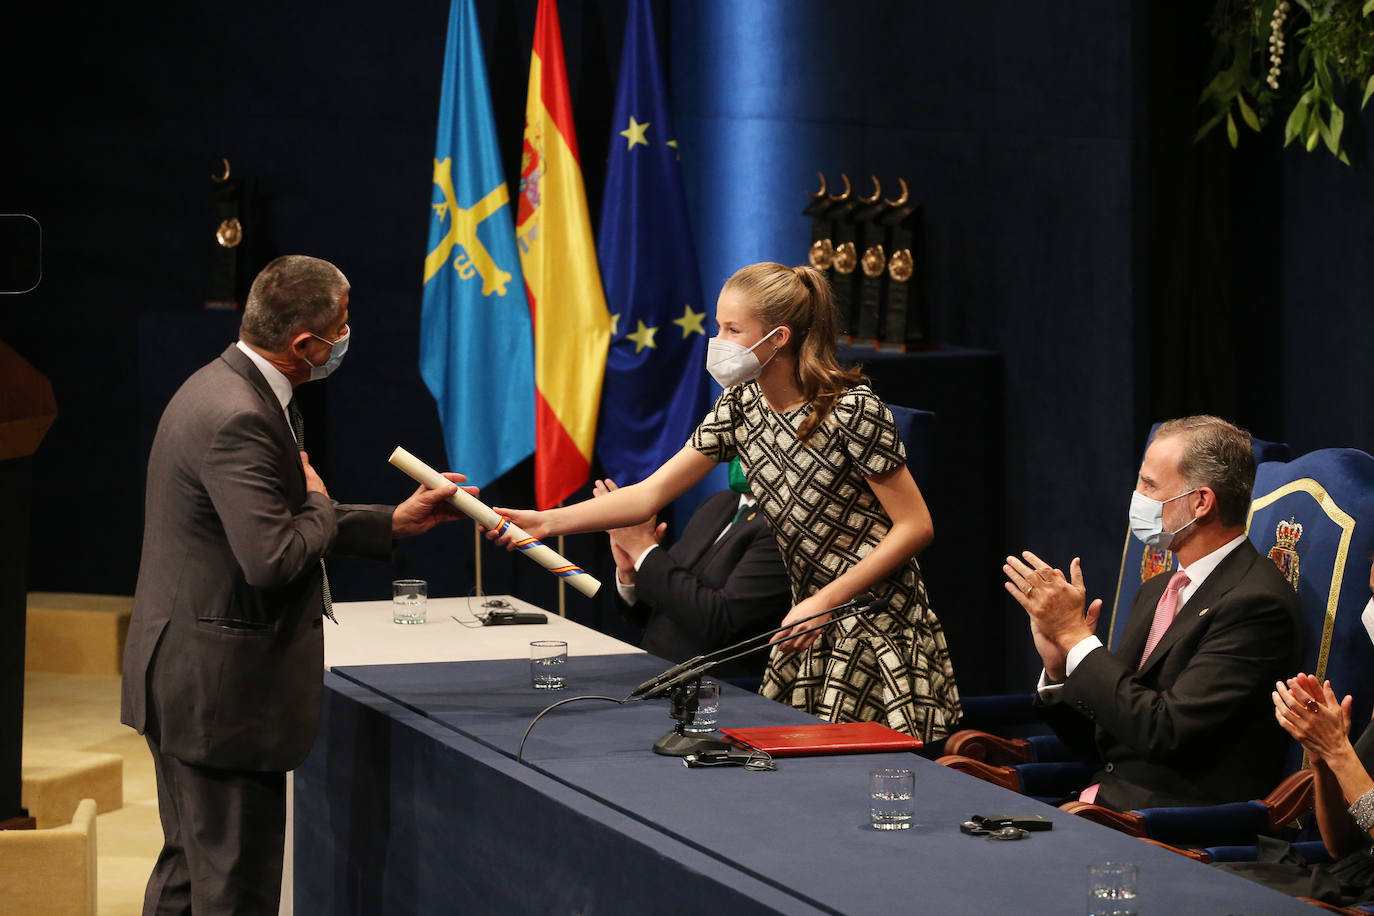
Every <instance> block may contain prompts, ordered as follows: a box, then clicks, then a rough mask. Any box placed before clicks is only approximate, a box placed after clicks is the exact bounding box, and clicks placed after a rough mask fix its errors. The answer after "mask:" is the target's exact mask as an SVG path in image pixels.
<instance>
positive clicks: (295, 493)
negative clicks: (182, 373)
mask: <svg viewBox="0 0 1374 916" xmlns="http://www.w3.org/2000/svg"><path fill="white" fill-rule="evenodd" d="M145 510H146V514H145V519H144V533H143V552H142V559H141V562H140V565H139V573H138V584H137V587H136V589H135V593H134V610H133V617H132V620H131V621H130V625H129V635H128V642H127V645H126V647H125V653H124V683H123V704H122V706H123V708H122V714H121V719H122V721H123V722H124V723H125V724H126V725H130V726H132V727H134V728H135V729H137V730H138V731H139V732H146V733H147V734H148V735H149V736H150V738H151V739H152V740H153V742H154V743H155V744H156V745H157V746H158V747H159V749H160V750H161V751H162V752H163V753H165V754H169V755H171V756H173V757H176V758H177V759H179V760H182V761H185V762H186V763H191V764H199V765H204V766H213V767H221V768H225V769H238V770H274V771H285V770H289V769H292V768H294V767H295V766H297V765H298V764H299V763H300V762H301V761H303V760H304V759H305V756H306V754H307V753H309V751H310V747H311V745H312V744H313V743H314V740H315V732H316V729H317V727H318V724H319V710H320V692H321V688H322V681H323V673H322V672H323V666H324V638H323V632H322V630H321V615H322V610H323V598H322V576H321V572H320V558H321V557H324V556H326V555H327V554H330V553H353V554H362V555H373V556H378V557H385V556H387V555H388V553H389V551H390V549H391V508H390V507H385V506H343V505H338V504H336V503H334V502H333V501H332V500H330V499H329V498H328V497H326V496H324V495H323V494H320V493H311V492H309V491H307V489H306V485H305V474H304V471H303V470H302V468H301V462H300V455H299V452H298V450H297V447H296V442H295V438H294V437H293V435H292V432H291V428H290V425H289V423H288V422H287V419H286V417H285V415H284V414H283V412H282V409H281V404H280V402H278V400H277V398H276V396H275V395H274V394H273V393H272V389H271V387H270V386H269V385H268V383H267V380H266V379H265V378H263V376H262V373H261V372H260V371H259V370H258V368H257V366H255V365H254V364H253V362H252V361H251V360H250V359H249V358H248V357H247V356H246V355H244V353H243V352H242V351H240V350H239V349H238V348H237V347H235V346H230V347H229V348H228V349H227V350H225V351H224V353H222V354H221V355H220V356H219V357H218V358H217V359H215V360H214V361H213V362H211V363H210V364H209V365H207V366H205V367H203V368H201V369H200V370H199V371H197V372H196V373H195V374H194V375H192V376H191V377H190V378H189V379H188V380H187V381H186V382H185V383H184V384H183V385H182V386H181V388H180V389H179V390H178V391H177V393H176V394H175V395H174V396H173V397H172V400H171V402H170V403H169V404H168V405H167V409H166V410H165V411H164V412H163V415H162V419H161V421H160V422H159V423H158V428H157V435H156V438H155V439H154V441H153V448H152V453H151V455H150V456H149V459H148V479H147V495H146V499H145Z"/></svg>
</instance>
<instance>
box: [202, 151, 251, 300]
mask: <svg viewBox="0 0 1374 916" xmlns="http://www.w3.org/2000/svg"><path fill="white" fill-rule="evenodd" d="M210 200H211V203H212V204H213V207H214V225H215V240H214V244H213V245H212V246H211V249H210V294H209V295H208V296H206V298H205V307H206V308H207V309H237V308H239V307H240V306H241V305H242V303H241V302H240V301H239V293H238V290H239V276H240V273H241V271H242V266H243V248H242V247H240V243H242V242H243V222H242V218H243V213H242V209H243V182H242V181H240V180H239V179H237V178H234V177H231V176H230V174H229V160H228V159H225V160H224V174H223V175H211V176H210Z"/></svg>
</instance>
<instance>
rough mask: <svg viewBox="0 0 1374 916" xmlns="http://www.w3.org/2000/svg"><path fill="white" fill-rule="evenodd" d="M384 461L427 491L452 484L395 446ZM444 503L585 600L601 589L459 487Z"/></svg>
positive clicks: (586, 575)
mask: <svg viewBox="0 0 1374 916" xmlns="http://www.w3.org/2000/svg"><path fill="white" fill-rule="evenodd" d="M387 460H388V461H390V462H391V463H392V464H394V465H395V466H396V467H398V468H400V469H401V470H402V471H405V472H406V473H407V474H409V475H410V476H411V477H413V478H415V479H416V480H417V481H419V482H420V483H422V484H424V485H425V486H427V487H429V488H430V489H431V490H435V489H438V488H439V487H443V486H447V485H448V484H450V483H452V482H453V481H451V480H449V479H448V478H447V477H445V476H444V475H443V474H440V473H439V472H438V471H436V470H434V468H432V467H430V466H429V465H427V464H425V463H424V462H423V461H421V460H420V459H419V458H416V457H415V456H414V455H412V454H411V453H410V452H408V451H406V450H405V449H403V448H401V447H400V446H399V445H398V446H396V450H395V451H394V452H392V453H391V457H390V458H388V459H387ZM448 501H449V502H451V503H453V505H454V506H455V507H457V509H458V510H459V511H460V512H462V513H463V514H464V515H466V516H467V517H468V518H470V519H473V520H474V521H476V522H477V524H479V525H481V526H483V527H484V528H487V529H497V530H499V531H500V532H501V533H503V534H504V533H505V532H506V531H509V532H510V533H511V543H512V544H514V545H515V546H516V547H517V548H519V549H520V550H522V551H524V554H525V556H527V557H529V558H530V559H531V560H533V561H534V562H536V563H538V564H539V565H540V566H542V567H544V568H545V569H547V570H548V571H549V572H551V573H553V574H554V575H555V576H557V577H558V578H560V579H567V580H568V584H569V585H571V586H572V587H573V588H575V589H577V590H578V591H579V592H581V593H582V594H584V595H586V596H587V597H588V598H590V597H592V596H593V595H595V594H596V593H597V590H598V589H600V588H601V581H600V580H599V579H597V578H596V577H595V576H592V575H589V574H588V573H587V572H586V570H584V569H582V567H580V566H578V565H576V564H575V563H570V562H568V561H567V560H566V559H564V558H563V557H562V556H560V555H559V554H558V553H557V552H556V551H553V550H550V549H549V548H548V547H545V546H544V544H543V542H541V541H540V540H539V539H538V538H532V537H530V536H529V535H528V534H526V533H525V532H523V531H521V530H520V528H519V527H518V526H517V525H515V524H514V523H513V522H512V521H511V520H510V519H508V518H506V517H505V516H502V515H499V514H498V513H497V512H496V510H494V509H492V508H491V506H488V505H487V504H486V503H484V502H482V501H481V500H480V499H478V498H477V497H475V496H473V495H472V494H471V493H469V492H468V491H467V490H464V489H463V488H462V487H459V488H458V492H457V493H454V494H453V495H452V496H450V497H449V498H448Z"/></svg>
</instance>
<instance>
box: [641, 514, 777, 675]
mask: <svg viewBox="0 0 1374 916" xmlns="http://www.w3.org/2000/svg"><path fill="white" fill-rule="evenodd" d="M738 506H739V495H738V494H736V493H733V492H731V491H729V490H723V491H721V492H719V493H716V494H714V495H712V496H711V497H710V498H708V499H707V500H706V501H705V502H704V503H702V504H701V506H700V508H698V509H697V511H696V512H695V513H693V515H692V518H691V519H690V520H689V521H688V522H687V527H686V529H684V531H683V532H682V537H681V539H680V540H678V542H677V543H676V544H674V545H673V546H672V547H669V548H667V549H664V548H661V547H660V548H656V549H654V550H651V551H649V553H648V554H647V555H646V556H645V557H644V562H643V563H641V564H640V567H639V571H638V573H637V574H636V577H635V596H636V598H637V603H636V604H634V605H631V606H629V607H626V606H625V605H624V603H623V602H621V606H622V612H623V613H624V615H625V617H626V618H627V619H628V620H630V622H631V623H634V624H636V625H637V626H642V627H644V638H643V640H642V641H641V643H640V646H641V647H642V648H643V649H644V650H645V651H647V652H651V653H653V654H654V655H657V656H659V657H661V658H666V659H668V660H669V661H673V662H681V661H686V660H687V659H689V658H693V657H695V656H697V655H704V654H706V653H708V652H713V651H715V650H716V649H720V648H722V647H724V646H728V645H731V644H732V643H736V642H739V641H740V640H742V639H746V638H748V637H750V636H753V635H756V634H759V633H763V632H765V631H767V630H771V629H773V628H774V627H776V626H777V625H778V624H780V623H781V622H782V618H783V617H785V616H786V615H787V612H788V610H790V609H791V607H792V590H791V585H790V584H789V582H788V579H787V569H786V567H784V566H783V563H782V555H781V554H780V553H779V552H778V542H777V539H776V538H774V536H773V532H772V530H771V529H769V527H768V524H767V522H766V521H765V520H764V515H763V513H762V512H761V511H759V510H758V509H757V507H754V508H751V509H748V510H746V511H745V513H744V515H743V516H742V517H741V518H740V519H739V521H737V522H735V523H734V524H733V525H730V522H731V519H733V518H734V517H735V511H736V509H737V508H738ZM726 525H730V530H729V531H726V532H725V535H724V536H723V537H721V538H720V539H719V540H717V539H716V536H717V535H719V534H720V532H721V530H722V529H724V528H725V526H726ZM767 661H768V653H767V651H760V652H758V653H756V654H755V655H749V656H745V657H744V658H742V659H739V660H738V661H735V662H732V663H729V664H726V665H722V666H721V667H720V668H717V669H716V671H715V673H716V674H717V675H719V676H721V677H749V676H757V675H761V674H762V673H763V668H764V665H765V664H766V663H767Z"/></svg>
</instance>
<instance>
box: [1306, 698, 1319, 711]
mask: <svg viewBox="0 0 1374 916" xmlns="http://www.w3.org/2000/svg"><path fill="white" fill-rule="evenodd" d="M1320 710H1321V707H1320V706H1318V705H1317V701H1316V700H1308V701H1307V711H1308V712H1318V711H1320Z"/></svg>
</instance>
